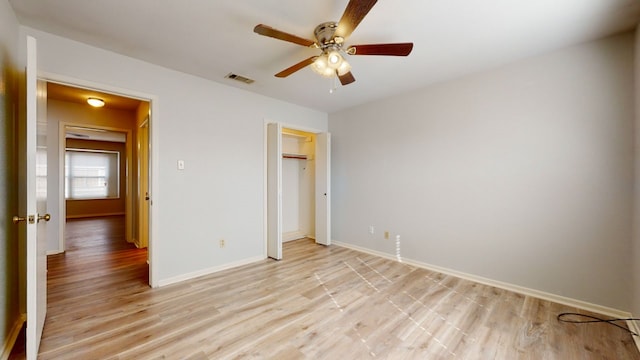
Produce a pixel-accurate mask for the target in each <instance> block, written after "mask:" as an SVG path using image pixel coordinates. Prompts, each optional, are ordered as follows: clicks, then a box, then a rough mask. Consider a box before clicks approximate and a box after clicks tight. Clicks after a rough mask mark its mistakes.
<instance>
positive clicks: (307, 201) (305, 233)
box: [265, 123, 331, 260]
mask: <svg viewBox="0 0 640 360" xmlns="http://www.w3.org/2000/svg"><path fill="white" fill-rule="evenodd" d="M265 148H266V151H265V153H266V162H265V163H266V171H265V179H266V181H265V183H266V184H265V186H266V191H265V194H266V231H265V233H266V240H267V241H266V255H267V256H268V257H270V258H273V259H276V260H280V259H282V243H283V241H290V240H296V239H301V238H305V237H308V238H312V239H314V240H315V242H316V243H317V244H321V245H330V244H331V237H330V234H331V222H330V169H331V167H330V158H331V156H330V149H331V146H330V134H329V133H324V132H320V131H316V130H310V129H301V128H297V127H295V126H286V127H285V126H283V125H282V124H279V123H270V124H267V125H266V147H265Z"/></svg>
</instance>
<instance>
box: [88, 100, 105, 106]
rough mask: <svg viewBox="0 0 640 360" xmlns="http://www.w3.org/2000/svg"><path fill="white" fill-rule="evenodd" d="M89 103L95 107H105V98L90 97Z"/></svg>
mask: <svg viewBox="0 0 640 360" xmlns="http://www.w3.org/2000/svg"><path fill="white" fill-rule="evenodd" d="M87 103H88V104H89V105H91V106H93V107H103V106H104V100H102V99H98V98H88V99H87Z"/></svg>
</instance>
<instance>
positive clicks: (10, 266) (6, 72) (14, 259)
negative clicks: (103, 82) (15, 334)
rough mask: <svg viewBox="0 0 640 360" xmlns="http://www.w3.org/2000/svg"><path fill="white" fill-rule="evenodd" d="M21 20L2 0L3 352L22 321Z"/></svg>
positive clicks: (0, 215)
mask: <svg viewBox="0 0 640 360" xmlns="http://www.w3.org/2000/svg"><path fill="white" fill-rule="evenodd" d="M18 29H19V28H18V21H17V19H16V17H15V15H14V13H13V9H11V6H10V5H9V3H8V2H7V1H4V0H3V1H0V199H2V201H1V202H0V219H2V220H1V221H0V244H1V245H0V274H1V275H0V289H2V290H1V291H0V355H1V354H2V352H3V350H4V346H5V345H9V344H7V341H9V337H10V335H11V331H12V330H14V327H15V326H17V325H19V324H21V322H20V321H21V320H20V304H19V301H20V297H19V285H18V283H19V282H18V281H19V280H18V279H19V270H18V259H19V255H18V254H19V249H18V236H17V230H16V229H17V227H16V226H15V225H13V224H12V223H11V218H12V217H13V216H14V215H18V214H17V210H18V209H17V193H16V188H17V184H16V161H15V160H16V159H15V155H16V153H15V144H14V136H15V131H16V127H15V126H16V116H17V111H18V88H17V86H18V78H17V76H18V69H19V68H21V66H19V65H18V57H19V56H18V55H19V45H18Z"/></svg>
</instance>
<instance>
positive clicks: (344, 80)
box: [336, 71, 356, 86]
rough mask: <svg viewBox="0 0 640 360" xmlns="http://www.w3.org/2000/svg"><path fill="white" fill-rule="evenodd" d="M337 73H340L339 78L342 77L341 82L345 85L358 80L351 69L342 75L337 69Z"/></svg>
mask: <svg viewBox="0 0 640 360" xmlns="http://www.w3.org/2000/svg"><path fill="white" fill-rule="evenodd" d="M336 75H338V79H340V83H341V84H342V85H343V86H344V85H349V84H351V83H352V82H354V81H356V78H354V77H353V74H352V73H351V71H349V72H348V73H346V74H344V75H342V76H340V75H339V74H338V72H337V71H336Z"/></svg>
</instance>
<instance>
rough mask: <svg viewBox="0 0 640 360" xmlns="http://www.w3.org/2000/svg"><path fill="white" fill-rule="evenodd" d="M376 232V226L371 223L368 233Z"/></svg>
mask: <svg viewBox="0 0 640 360" xmlns="http://www.w3.org/2000/svg"><path fill="white" fill-rule="evenodd" d="M375 233H376V228H375V227H373V225H369V234H371V235H373V234H375Z"/></svg>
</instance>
